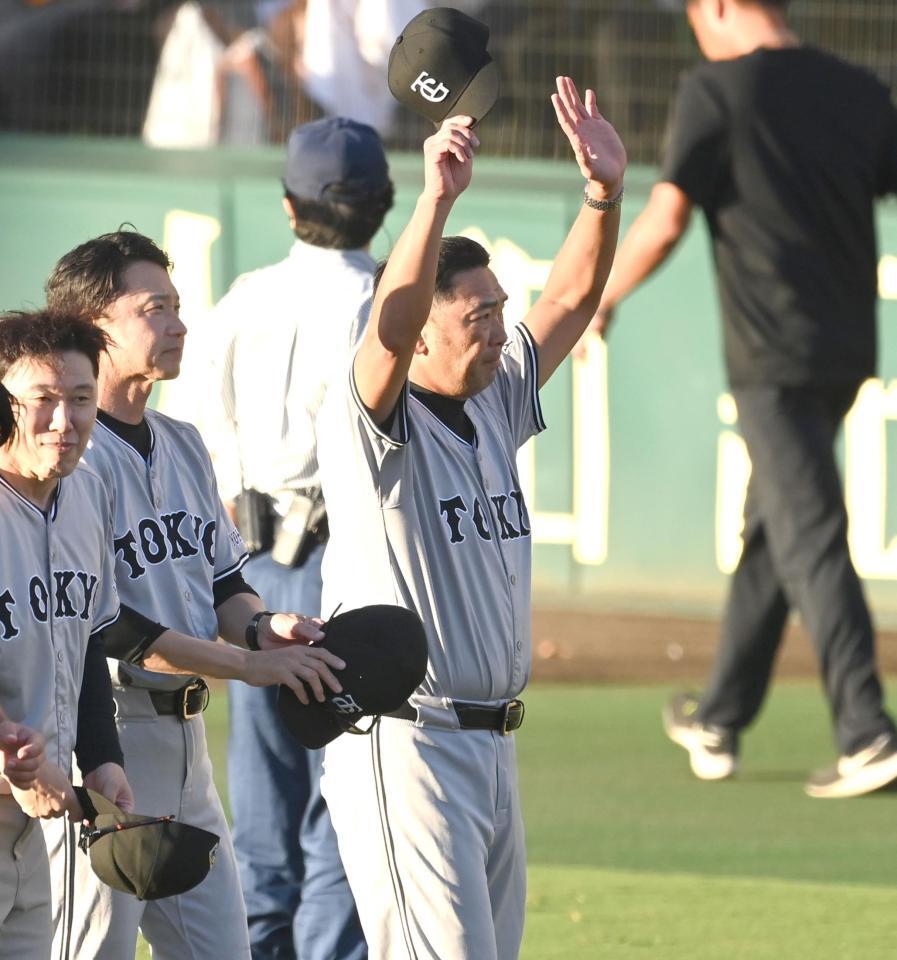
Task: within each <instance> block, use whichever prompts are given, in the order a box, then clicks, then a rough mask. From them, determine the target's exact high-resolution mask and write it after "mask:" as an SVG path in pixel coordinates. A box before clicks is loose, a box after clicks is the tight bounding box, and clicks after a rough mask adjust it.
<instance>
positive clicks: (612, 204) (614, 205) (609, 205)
mask: <svg viewBox="0 0 897 960" xmlns="http://www.w3.org/2000/svg"><path fill="white" fill-rule="evenodd" d="M624 192H625V191H624V190H623V188H622V187H620V192H619V193H618V194H617V195H616V196H615V197H612V198H611V199H610V200H593V199H592V198H591V197H590V196H589V185H588V183H586V188H585V193H584V195H583V201H582V202H583V203H584V204H585V205H586V206H587V207H591V208H592V209H593V210H603V211H607V210H618V209H619V208H620V207H621V206H623V193H624Z"/></svg>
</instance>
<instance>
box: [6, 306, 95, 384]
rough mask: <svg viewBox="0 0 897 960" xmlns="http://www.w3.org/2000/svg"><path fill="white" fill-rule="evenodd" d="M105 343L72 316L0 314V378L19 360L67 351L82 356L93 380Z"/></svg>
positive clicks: (87, 323) (42, 312) (90, 326)
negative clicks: (88, 362) (90, 369)
mask: <svg viewBox="0 0 897 960" xmlns="http://www.w3.org/2000/svg"><path fill="white" fill-rule="evenodd" d="M107 343H108V339H107V337H106V334H105V333H104V332H103V331H102V330H101V329H100V328H99V327H98V326H96V325H95V324H93V323H91V322H90V321H89V320H87V319H85V318H83V317H78V316H76V315H75V314H73V313H60V312H58V311H54V310H33V311H30V312H26V311H24V310H19V311H15V312H12V313H4V314H0V378H2V377H5V376H6V374H7V372H8V371H9V368H10V367H11V366H13V364H15V363H18V362H19V361H20V360H24V359H28V358H32V357H33V358H34V359H37V360H46V359H49V358H52V357H55V356H56V355H57V354H60V353H66V352H68V351H74V352H75V353H83V354H84V356H85V357H87V359H88V360H89V361H90V365H91V367H93V375H94V376H95V377H96V376H98V375H99V372H100V354H101V353H102V352H103V351H104V350H105V349H106V345H107Z"/></svg>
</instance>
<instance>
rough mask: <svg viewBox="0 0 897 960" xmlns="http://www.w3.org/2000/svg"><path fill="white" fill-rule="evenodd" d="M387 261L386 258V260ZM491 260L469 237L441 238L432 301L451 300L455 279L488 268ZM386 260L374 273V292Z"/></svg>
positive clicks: (453, 293) (378, 265) (483, 249)
mask: <svg viewBox="0 0 897 960" xmlns="http://www.w3.org/2000/svg"><path fill="white" fill-rule="evenodd" d="M387 259H388V258H387ZM490 260H491V258H490V256H489V254H488V252H487V251H486V249H485V248H484V247H482V246H481V245H480V244H479V243H477V242H476V240H471V239H470V238H469V237H443V238H442V240H441V241H440V242H439V260H438V261H437V263H436V288H435V290H434V291H433V299H434V300H451V299H452V298H453V297H454V295H455V277H456V276H457V275H458V274H459V273H464V271H465V270H475V269H476V268H477V267H488V266H489V262H490ZM386 264H387V260H381V261H380V262H379V263H378V264H377V269H376V271H375V272H374V292H375V293H376V292H377V287H378V286H379V285H380V279H381V278H382V276H383V271H384V270H385V269H386Z"/></svg>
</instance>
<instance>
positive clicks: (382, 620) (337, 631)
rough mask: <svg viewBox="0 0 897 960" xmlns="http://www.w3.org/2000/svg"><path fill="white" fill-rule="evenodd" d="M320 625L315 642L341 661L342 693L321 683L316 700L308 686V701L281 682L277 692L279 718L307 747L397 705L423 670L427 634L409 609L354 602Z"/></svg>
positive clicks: (312, 747)
mask: <svg viewBox="0 0 897 960" xmlns="http://www.w3.org/2000/svg"><path fill="white" fill-rule="evenodd" d="M321 629H322V631H323V633H324V639H323V640H322V641H320V642H319V643H318V644H317V645H318V646H322V647H326V648H327V649H328V650H330V651H331V653H335V654H336V655H337V656H338V657H340V658H341V659H342V660H344V661H345V663H346V667H345V669H344V670H340V671H339V672H338V673H337V676H338V678H339V682H340V683H341V684H342V687H343V690H342V693H334V692H333V691H332V690H330V689H329V688H328V687H324V691H325V694H326V699H325V700H324V701H323V702H319V701H317V700H315V699H314V697H313V695H312V694H311V691H308V692H309V702H308V703H307V704H304V703H302V702H301V701H300V700H299V699H298V698H297V697H296V695H295V694H294V693H293V691H292V690H291V689H290V688H289V687H286V686H281V688H280V690H279V692H278V695H277V709H278V712H279V713H280V718H281V720H282V721H283V722H284V724H285V725H286V727H287V729H288V730H289V731H290V733H292V734H293V736H294V737H295V738H296V739H297V740H298V741H299V742H300V743H301V744H302V745H303V746H304V747H308V748H309V749H310V750H317V749H319V748H320V747H323V746H324V745H325V744H328V743H330V741H331V740H335V739H336V738H337V737H338V736H339V735H340V734H341V733H345V732H346V731H347V730H349V729H350V728H351V727H353V726H354V725H355V724H356V722H357V721H358V720H360V719H361V718H362V717H365V716H377V715H379V714H382V713H391V712H392V711H393V710H398V709H399V707H401V706H402V704H403V703H405V701H406V700H407V699H408V697H409V696H410V695H411V694H412V693H413V692H414V691H415V690H416V689H417V687H419V686H420V684H421V682H422V681H423V679H424V675H425V674H426V672H427V635H426V633H425V632H424V625H423V623H422V622H421V619H420V617H419V616H418V615H417V614H416V613H414V611H412V610H406V609H405V608H404V607H396V606H390V605H387V604H379V605H374V606H369V607H359V608H358V609H357V610H349V611H348V612H346V613H342V614H340V615H339V616H336V617H332V618H331V619H330V620H329V621H328V622H327V623H326V624H325V625H324V626H323V627H322V628H321ZM306 690H308V687H307V686H306Z"/></svg>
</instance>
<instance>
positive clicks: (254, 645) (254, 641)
mask: <svg viewBox="0 0 897 960" xmlns="http://www.w3.org/2000/svg"><path fill="white" fill-rule="evenodd" d="M273 616H274V614H273V613H272V612H271V611H270V610H259V612H258V613H254V614H253V615H252V619H251V620H250V621H249V624H248V626H247V627H246V635H245V636H246V646H247V647H249V649H250V650H260V649H261V647H259V624H260V623H261V622H262V617H273Z"/></svg>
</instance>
